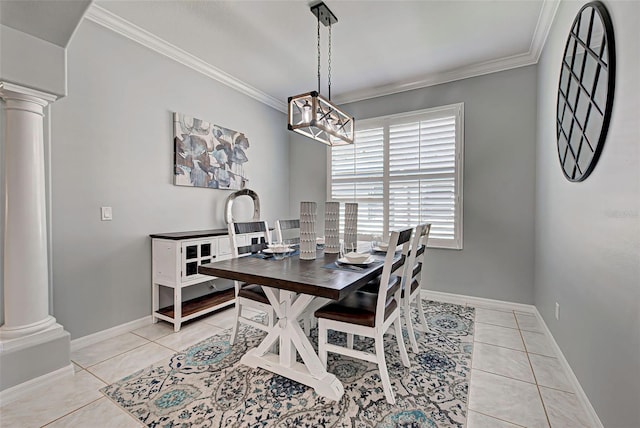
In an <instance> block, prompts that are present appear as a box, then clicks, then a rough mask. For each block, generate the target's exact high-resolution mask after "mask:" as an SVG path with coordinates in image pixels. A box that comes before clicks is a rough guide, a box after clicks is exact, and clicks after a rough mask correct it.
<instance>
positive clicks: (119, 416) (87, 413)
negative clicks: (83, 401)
mask: <svg viewBox="0 0 640 428" xmlns="http://www.w3.org/2000/svg"><path fill="white" fill-rule="evenodd" d="M97 426H100V427H101V428H136V427H141V426H144V425H143V424H142V423H139V422H137V421H136V420H135V419H134V418H133V416H131V415H129V414H128V413H126V412H125V411H124V410H121V409H120V408H119V407H118V406H116V405H115V404H113V403H112V402H111V401H109V399H107V398H101V399H99V400H97V401H94V402H93V403H91V404H89V405H88V406H85V407H82V408H80V409H78V410H76V411H75V412H73V413H71V414H69V415H67V416H65V417H63V418H61V419H58V420H57V421H55V422H53V423H51V424H49V425H47V426H46V428H70V427H97Z"/></svg>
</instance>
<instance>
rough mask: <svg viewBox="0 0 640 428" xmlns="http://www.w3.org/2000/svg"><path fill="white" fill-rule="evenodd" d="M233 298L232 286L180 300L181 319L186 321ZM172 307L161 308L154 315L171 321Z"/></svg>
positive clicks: (223, 304)
mask: <svg viewBox="0 0 640 428" xmlns="http://www.w3.org/2000/svg"><path fill="white" fill-rule="evenodd" d="M234 298H235V290H234V289H233V288H229V289H227V290H223V291H217V292H215V293H211V294H207V295H204V296H200V297H196V298H195V299H191V300H187V301H184V302H182V321H187V320H190V319H192V318H195V317H198V316H200V315H203V314H205V313H208V312H212V311H215V310H217V309H219V308H223V307H225V306H227V305H229V304H231V303H233V302H232V300H233V299H234ZM173 309H174V306H173V305H171V306H167V307H166V308H161V309H159V310H158V311H157V312H156V316H157V317H158V318H162V319H165V317H166V318H168V319H165V320H166V321H169V322H173V319H174V317H175V313H174V310H173Z"/></svg>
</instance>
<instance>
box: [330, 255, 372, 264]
mask: <svg viewBox="0 0 640 428" xmlns="http://www.w3.org/2000/svg"><path fill="white" fill-rule="evenodd" d="M375 261H376V259H375V258H374V257H371V256H369V258H368V259H367V260H365V261H363V262H359V263H356V262H350V261H349V259H347V258H346V257H343V258H341V259H338V263H340V264H342V265H355V266H366V265H370V264H371V263H373V262H375Z"/></svg>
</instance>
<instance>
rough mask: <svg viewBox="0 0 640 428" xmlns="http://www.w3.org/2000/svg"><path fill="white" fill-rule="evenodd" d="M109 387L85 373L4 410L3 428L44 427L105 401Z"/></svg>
mask: <svg viewBox="0 0 640 428" xmlns="http://www.w3.org/2000/svg"><path fill="white" fill-rule="evenodd" d="M104 386H106V385H105V384H104V383H103V382H100V381H99V380H98V379H96V378H95V376H93V375H92V374H91V373H89V372H87V371H86V370H82V371H80V372H78V373H76V374H74V375H73V376H67V377H65V378H63V379H59V380H56V381H54V382H47V383H44V384H42V386H41V387H39V388H37V389H36V390H34V391H32V392H31V393H29V394H27V395H26V396H25V397H22V398H21V399H20V400H16V401H13V402H11V403H8V404H7V405H5V406H2V408H0V414H2V419H1V422H2V423H1V424H0V425H1V426H2V427H20V428H29V427H41V426H42V425H45V424H47V423H49V422H51V421H54V420H56V419H58V418H60V417H62V416H64V415H66V414H67V413H70V412H72V411H74V410H75V409H78V408H80V407H82V406H84V405H86V404H89V403H91V402H92V401H95V400H97V399H98V398H100V397H102V394H101V393H100V391H99V389H100V388H102V387H104Z"/></svg>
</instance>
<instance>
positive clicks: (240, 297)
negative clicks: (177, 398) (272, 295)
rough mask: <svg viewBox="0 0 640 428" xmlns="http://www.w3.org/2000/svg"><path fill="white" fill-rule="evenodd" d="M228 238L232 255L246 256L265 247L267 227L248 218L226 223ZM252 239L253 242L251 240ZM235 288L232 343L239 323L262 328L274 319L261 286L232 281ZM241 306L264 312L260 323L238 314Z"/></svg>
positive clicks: (268, 236) (263, 222)
mask: <svg viewBox="0 0 640 428" xmlns="http://www.w3.org/2000/svg"><path fill="white" fill-rule="evenodd" d="M228 230H229V240H230V241H231V254H232V256H233V257H246V256H249V255H251V254H255V253H257V252H259V251H262V250H263V249H265V248H267V246H268V244H270V243H271V237H270V233H269V227H268V226H267V222H266V221H252V222H245V223H229V225H228ZM253 240H255V241H256V242H253ZM234 286H235V291H236V305H235V312H236V316H235V322H234V324H233V329H232V331H231V338H230V339H229V344H231V345H233V344H234V342H235V339H236V335H237V334H238V328H239V326H240V323H243V324H248V325H250V326H252V327H255V328H257V329H260V330H263V331H267V332H268V331H269V330H270V329H271V327H272V326H273V325H274V323H275V313H274V311H273V308H272V307H271V305H270V304H269V299H268V298H267V296H266V294H265V293H264V290H262V287H261V286H259V285H256V284H247V283H243V282H241V281H234ZM243 308H251V309H255V310H257V311H260V312H264V313H265V314H266V318H265V320H264V323H260V322H257V321H255V320H253V319H251V318H250V317H245V316H243V314H242V309H243Z"/></svg>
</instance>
